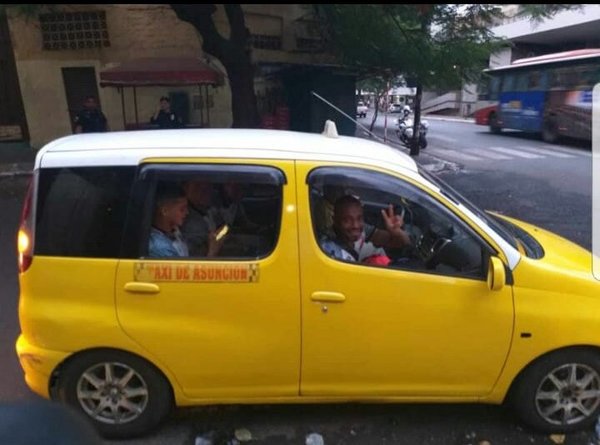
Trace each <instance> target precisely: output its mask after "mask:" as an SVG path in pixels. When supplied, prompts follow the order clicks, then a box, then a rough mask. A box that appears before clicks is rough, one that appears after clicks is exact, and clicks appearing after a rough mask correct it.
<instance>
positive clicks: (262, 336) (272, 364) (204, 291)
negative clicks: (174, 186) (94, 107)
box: [116, 160, 300, 400]
mask: <svg viewBox="0 0 600 445" xmlns="http://www.w3.org/2000/svg"><path fill="white" fill-rule="evenodd" d="M198 178H200V179H201V180H202V181H208V182H210V183H211V184H214V186H215V193H216V192H217V191H218V190H220V188H221V186H223V185H224V184H226V183H231V182H233V183H237V184H241V185H242V186H243V187H244V189H245V190H247V191H248V193H250V194H253V195H252V196H246V197H245V198H247V199H244V200H243V203H244V205H245V206H246V207H247V209H246V210H247V213H248V214H250V215H252V214H256V213H257V211H256V209H253V208H251V207H252V206H253V203H259V204H260V206H261V207H260V209H259V211H262V212H263V214H262V217H263V218H264V220H265V221H264V222H266V221H267V220H268V222H269V224H268V225H267V224H265V225H261V227H259V229H265V228H266V230H259V231H257V232H256V238H253V235H252V233H250V234H249V233H245V234H244V236H243V238H240V239H243V240H250V241H249V242H250V243H252V245H247V246H239V245H233V246H229V249H226V251H228V252H229V253H228V254H227V255H228V256H227V257H225V258H223V257H216V258H207V257H174V258H153V257H149V256H148V255H149V252H148V250H149V249H148V237H149V236H148V232H149V231H150V227H149V226H150V224H151V221H152V215H153V209H154V206H153V199H154V197H153V193H154V192H153V191H154V190H155V189H156V188H157V184H162V183H163V182H169V183H184V184H185V183H186V182H187V181H190V180H196V179H198ZM256 190H261V193H262V195H261V196H262V197H261V196H258V192H256ZM295 194H296V190H295V176H294V169H293V163H292V162H286V161H278V162H276V163H274V162H273V163H269V162H266V161H261V162H259V163H256V162H252V161H244V162H243V163H241V162H240V163H232V162H230V161H229V162H228V161H224V162H219V163H217V162H216V161H214V160H213V161H206V162H202V161H200V160H198V161H197V162H190V161H186V162H185V163H183V162H181V163H177V162H169V163H163V162H160V161H159V160H156V161H153V162H147V163H143V164H142V165H141V166H140V168H139V173H138V177H137V182H136V184H135V185H134V191H133V196H134V198H133V200H134V202H133V203H132V206H131V211H130V216H129V219H128V228H127V230H128V232H127V233H128V235H129V237H128V239H127V240H126V242H125V249H124V253H123V256H124V257H125V258H124V259H122V260H121V261H120V263H119V266H118V271H117V278H116V305H117V313H118V317H119V321H120V323H121V326H122V328H123V330H124V331H125V332H126V333H127V334H128V335H129V336H130V337H131V338H132V339H134V340H135V341H136V342H138V343H139V344H140V345H141V346H142V347H143V348H144V349H146V350H147V351H148V354H149V357H151V358H152V359H153V360H157V361H159V362H160V363H161V364H162V365H163V366H165V367H166V368H168V369H169V370H170V371H171V372H172V374H173V375H174V376H175V377H176V379H177V382H178V383H179V385H181V387H182V390H183V392H184V393H185V394H186V396H188V397H190V398H195V399H205V400H210V399H224V398H227V399H230V400H241V399H245V398H252V397H271V396H272V397H275V396H297V395H298V390H299V389H298V385H299V369H300V363H299V360H300V312H299V279H298V267H299V266H298V239H297V221H296V215H295V208H296V198H295ZM267 201H268V202H269V203H270V204H269V205H266V204H265V203H266V202H267ZM233 229H235V227H234V228H232V229H231V230H230V233H229V234H228V235H227V236H230V235H232V232H235V230H233ZM265 232H269V233H265ZM261 237H266V238H264V239H262V238H261ZM259 238H261V239H259ZM253 239H254V240H255V241H256V242H254V241H253ZM242 242H243V243H244V242H246V241H242ZM227 243H228V240H227V238H225V246H226V247H227ZM257 246H260V247H257ZM241 247H244V248H243V249H242V248H241ZM236 249H237V250H236ZM257 249H260V250H257ZM236 251H237V252H241V253H237V254H235V253H234V254H232V253H231V252H236ZM248 252H250V253H248ZM235 255H237V256H235Z"/></svg>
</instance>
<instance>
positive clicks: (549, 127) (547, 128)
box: [542, 118, 558, 144]
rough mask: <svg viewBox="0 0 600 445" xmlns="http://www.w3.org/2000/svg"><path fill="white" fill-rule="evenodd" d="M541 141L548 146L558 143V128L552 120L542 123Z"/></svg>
mask: <svg viewBox="0 0 600 445" xmlns="http://www.w3.org/2000/svg"><path fill="white" fill-rule="evenodd" d="M542 139H543V140H544V142H548V143H549V144H554V143H555V142H556V141H558V128H557V125H556V122H555V121H554V119H552V118H550V119H547V120H546V121H545V122H544V127H543V129H542Z"/></svg>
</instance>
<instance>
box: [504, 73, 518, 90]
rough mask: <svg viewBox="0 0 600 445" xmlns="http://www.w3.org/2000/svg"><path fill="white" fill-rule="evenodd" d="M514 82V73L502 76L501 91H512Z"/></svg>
mask: <svg viewBox="0 0 600 445" xmlns="http://www.w3.org/2000/svg"><path fill="white" fill-rule="evenodd" d="M514 82H515V75H514V74H506V75H505V76H504V82H502V92H503V93H507V92H509V91H514Z"/></svg>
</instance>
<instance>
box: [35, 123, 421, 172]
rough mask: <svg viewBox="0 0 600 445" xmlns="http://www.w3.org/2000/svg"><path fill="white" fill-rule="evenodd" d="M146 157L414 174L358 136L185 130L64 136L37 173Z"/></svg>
mask: <svg viewBox="0 0 600 445" xmlns="http://www.w3.org/2000/svg"><path fill="white" fill-rule="evenodd" d="M150 157H183V158H185V157H195V158H198V157H219V158H236V159H239V158H241V159H244V158H259V159H290V160H294V159H298V160H316V161H347V162H356V163H362V164H370V165H380V166H390V164H391V165H393V166H394V167H400V168H402V169H405V170H408V171H409V172H413V173H416V172H417V164H416V163H415V161H414V160H413V159H412V158H411V157H410V156H408V155H407V154H405V153H402V152H400V151H398V150H395V149H393V148H391V147H388V146H387V145H384V144H381V143H378V142H374V141H370V140H367V139H362V138H358V137H347V136H340V137H336V138H332V137H327V136H324V135H322V134H318V133H301V132H293V131H283V130H254V129H184V130H145V131H121V132H108V133H88V134H78V135H72V136H66V137H63V138H60V139H57V140H55V141H53V142H50V143H49V144H47V145H46V146H44V147H43V148H42V150H40V152H39V153H38V156H37V158H36V164H35V168H40V167H42V168H43V167H74V166H81V165H86V166H92V165H137V164H138V163H139V162H140V161H141V160H142V159H146V158H150Z"/></svg>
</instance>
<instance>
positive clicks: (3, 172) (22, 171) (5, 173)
mask: <svg viewBox="0 0 600 445" xmlns="http://www.w3.org/2000/svg"><path fill="white" fill-rule="evenodd" d="M32 172H33V163H31V164H30V163H28V162H14V163H7V164H0V178H12V177H15V176H29V175H31V173H32Z"/></svg>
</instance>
